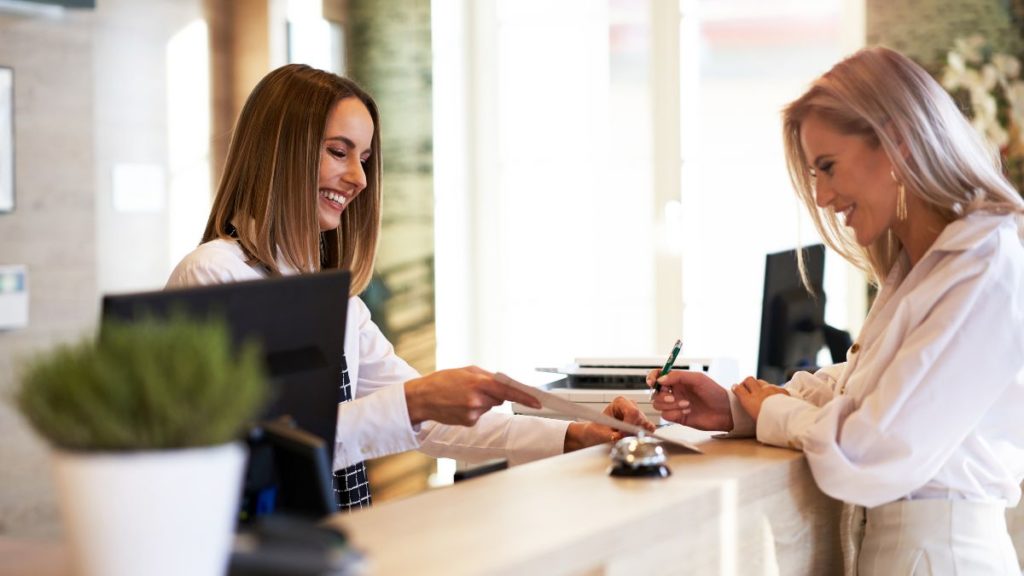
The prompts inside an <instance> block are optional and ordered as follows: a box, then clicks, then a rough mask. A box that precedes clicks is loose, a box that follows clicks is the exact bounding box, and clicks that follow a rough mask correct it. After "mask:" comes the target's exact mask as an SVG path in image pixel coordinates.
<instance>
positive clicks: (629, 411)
mask: <svg viewBox="0 0 1024 576" xmlns="http://www.w3.org/2000/svg"><path fill="white" fill-rule="evenodd" d="M604 414H605V416H611V417H612V418H615V419H616V420H622V421H623V422H626V423H628V424H636V425H637V426H640V427H642V428H644V429H645V430H647V431H648V432H653V431H654V429H655V426H654V424H653V423H652V422H651V421H650V420H648V419H647V417H646V416H644V413H643V412H641V411H640V407H639V406H637V405H636V403H634V402H633V401H631V400H627V399H626V398H623V397H622V396H619V397H617V398H616V399H615V400H612V402H611V404H609V405H607V406H605V408H604ZM623 436H625V434H624V433H623V432H621V431H619V430H615V429H614V428H609V427H608V426H604V425H602V424H597V423H595V422H573V423H572V424H569V428H568V430H566V431H565V443H564V445H563V450H564V451H565V452H572V451H573V450H579V449H580V448H586V447H587V446H594V445H596V444H604V443H605V442H617V441H618V440H620V439H621V438H622V437H623Z"/></svg>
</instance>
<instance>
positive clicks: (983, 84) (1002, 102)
mask: <svg viewBox="0 0 1024 576" xmlns="http://www.w3.org/2000/svg"><path fill="white" fill-rule="evenodd" d="M1020 73H1021V65H1020V60H1018V59H1017V58H1016V57H1015V56H1010V55H1007V54H1001V53H998V52H993V51H992V49H991V47H990V46H989V45H988V43H987V42H986V41H985V39H984V38H983V37H981V36H971V37H968V38H960V39H957V40H956V41H955V42H954V47H953V49H952V50H950V51H949V54H948V55H947V56H946V69H945V71H944V73H943V75H942V85H943V87H945V88H946V89H947V90H949V91H951V92H956V91H959V90H964V91H966V92H967V94H968V95H969V97H970V104H971V111H972V118H971V124H973V125H974V127H975V129H977V130H978V132H980V133H981V134H982V135H984V136H985V138H986V140H988V141H989V142H990V143H991V144H992V145H993V146H994V147H995V148H997V149H998V150H999V152H1000V153H1001V154H1002V155H1003V158H1005V159H1009V158H1013V157H1015V156H1022V155H1024V81H1022V80H1021V78H1020Z"/></svg>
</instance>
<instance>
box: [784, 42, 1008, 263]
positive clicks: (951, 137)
mask: <svg viewBox="0 0 1024 576" xmlns="http://www.w3.org/2000/svg"><path fill="white" fill-rule="evenodd" d="M810 114H816V115H818V117H819V118H821V119H823V120H824V121H825V122H827V123H828V124H830V125H831V126H832V127H833V128H835V129H836V130H838V131H839V132H841V133H843V134H847V135H857V136H861V137H863V138H865V139H866V140H867V142H868V143H869V145H871V146H874V147H877V146H879V145H880V146H882V147H883V148H884V149H885V152H886V154H887V155H888V156H889V158H890V160H891V161H892V163H893V170H894V173H895V176H896V178H897V179H898V180H899V181H900V182H903V183H904V184H905V185H906V193H907V194H908V195H909V194H913V195H915V196H917V197H918V198H920V199H921V200H923V201H924V202H925V203H926V204H928V205H929V206H930V207H931V208H932V209H934V210H935V211H936V212H937V213H938V214H939V215H940V216H942V217H943V218H944V219H945V220H946V221H947V222H952V221H953V220H956V219H958V218H961V217H963V216H965V215H967V214H970V213H972V212H977V211H986V212H995V213H1003V214H1011V213H1012V214H1017V215H1018V220H1017V225H1018V230H1019V231H1021V230H1022V227H1021V219H1020V215H1021V214H1024V201H1022V200H1021V197H1020V195H1019V194H1018V193H1017V191H1016V190H1015V189H1014V188H1013V186H1011V185H1010V183H1009V182H1008V181H1007V180H1006V178H1005V177H1004V176H1003V174H1002V171H1001V167H1000V160H999V157H998V155H997V154H995V153H994V152H992V151H990V150H989V148H988V147H987V146H986V145H985V143H984V141H983V140H982V139H981V137H980V136H979V135H978V134H977V132H976V131H975V130H974V129H973V128H972V127H971V125H970V124H969V123H968V122H967V119H966V118H965V117H964V115H963V114H961V112H960V110H959V109H958V108H957V106H956V103H955V102H954V101H953V99H952V97H951V96H950V95H949V94H947V93H946V91H945V90H943V89H942V87H941V86H939V84H938V82H936V81H935V80H934V79H933V78H932V77H931V76H930V75H929V74H928V73H927V72H925V70H924V69H922V68H921V67H920V66H918V65H917V64H915V63H914V62H913V61H912V60H910V59H909V58H907V57H906V56H903V55H902V54H900V53H898V52H895V51H893V50H890V49H888V48H883V47H870V48H864V49H862V50H860V51H858V52H857V53H855V54H853V55H852V56H850V57H848V58H846V59H845V60H843V61H841V62H839V63H838V64H836V65H835V66H834V67H832V69H831V70H829V71H828V72H826V73H825V74H824V75H823V76H821V77H820V78H818V79H817V80H815V81H814V82H813V83H812V84H811V87H810V89H808V90H807V92H805V93H804V94H803V96H800V97H799V98H797V99H796V100H794V101H793V102H792V103H790V104H789V105H788V106H786V107H785V109H784V110H783V114H782V116H783V138H784V145H785V152H786V163H787V165H788V168H789V176H790V179H791V180H792V182H793V186H794V188H795V189H796V192H797V195H798V196H799V198H800V199H801V200H802V201H803V203H804V204H805V205H806V206H807V209H808V210H809V211H810V214H811V217H812V219H813V220H814V224H815V226H816V227H817V229H818V232H819V233H820V234H821V237H822V238H823V239H824V240H825V242H826V243H827V244H828V245H829V246H830V247H831V248H833V249H834V250H835V251H836V252H838V253H839V254H840V255H842V256H843V257H844V258H845V259H846V260H848V261H849V262H851V263H852V264H853V265H855V266H857V267H858V268H861V269H862V270H864V271H865V272H866V273H867V274H868V275H869V276H870V277H871V279H872V280H873V281H874V282H876V283H878V282H880V281H881V280H882V279H884V278H885V276H886V274H888V272H889V270H890V268H891V267H892V265H893V264H894V263H895V262H896V259H897V258H898V256H899V253H900V250H901V249H902V244H901V243H900V241H899V239H898V238H896V236H895V234H893V233H892V231H891V230H890V231H889V233H888V234H883V235H882V236H881V237H880V238H879V239H878V240H876V241H875V242H874V243H872V244H871V245H869V246H867V247H862V246H859V245H858V244H857V242H856V239H855V237H854V236H853V233H852V232H851V231H850V230H849V229H847V228H846V227H844V226H843V225H842V223H841V222H840V221H839V219H838V217H837V215H836V213H835V212H834V211H833V210H831V209H821V208H819V207H818V206H817V205H816V204H815V201H814V194H815V191H814V182H813V179H812V177H811V175H810V172H809V170H808V159H807V157H806V154H805V152H804V150H803V147H802V146H801V143H800V127H801V124H802V123H803V121H804V120H805V119H806V118H807V117H808V116H809V115H810Z"/></svg>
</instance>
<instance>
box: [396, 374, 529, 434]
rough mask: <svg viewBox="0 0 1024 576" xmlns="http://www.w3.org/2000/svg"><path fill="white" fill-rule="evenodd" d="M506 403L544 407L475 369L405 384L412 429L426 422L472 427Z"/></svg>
mask: <svg viewBox="0 0 1024 576" xmlns="http://www.w3.org/2000/svg"><path fill="white" fill-rule="evenodd" d="M506 400H510V401H512V402H519V403H520V404H525V405H527V406H529V407H531V408H536V409H540V407H541V406H540V402H538V401H537V399H536V398H534V397H533V396H530V395H529V394H527V393H525V392H522V391H519V390H516V389H515V388H512V387H510V386H506V385H504V384H502V383H501V382H498V381H497V380H495V379H494V374H491V373H490V372H488V371H486V370H483V369H481V368H477V367H476V366H469V367H466V368H454V369H451V370H439V371H437V372H434V373H432V374H427V375H426V376H422V377H420V378H414V379H412V380H409V381H408V382H406V383H405V404H406V406H407V408H408V410H409V422H410V423H412V425H413V426H415V425H417V424H419V423H420V422H423V421H424V420H434V421H435V422H440V423H442V424H456V425H460V426H472V425H474V424H476V421H477V420H479V419H480V416H483V415H484V413H485V412H487V411H488V410H490V409H491V408H493V407H494V406H498V405H499V404H501V403H502V402H504V401H506Z"/></svg>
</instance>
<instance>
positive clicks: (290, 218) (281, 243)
mask: <svg viewBox="0 0 1024 576" xmlns="http://www.w3.org/2000/svg"><path fill="white" fill-rule="evenodd" d="M345 98H358V99H359V100H360V101H361V102H362V103H363V104H364V105H365V106H366V109H367V110H368V111H369V112H370V118H371V119H372V120H373V142H372V144H371V150H370V158H369V161H368V162H367V164H366V168H365V170H366V188H365V189H364V190H363V191H362V192H361V193H360V194H359V195H358V196H357V197H356V198H355V200H353V201H352V203H351V204H350V205H349V206H348V207H347V208H346V209H345V211H344V212H342V218H341V226H340V227H339V228H338V229H335V230H329V231H327V232H320V228H319V224H318V219H317V201H318V198H317V189H318V180H319V170H320V151H321V148H322V146H323V140H324V131H325V130H326V124H327V117H328V115H329V114H330V112H331V110H332V109H333V108H334V105H335V104H337V103H338V102H339V101H341V100H343V99H345ZM380 148H381V146H380V114H379V113H378V111H377V105H376V103H374V101H373V98H371V97H370V95H369V94H367V93H366V92H365V91H364V90H363V89H362V88H360V87H359V86H358V85H357V84H356V83H355V82H353V81H351V80H349V79H347V78H342V77H340V76H337V75H334V74H331V73H329V72H324V71H322V70H317V69H315V68H311V67H309V66H305V65H302V64H289V65H287V66H282V67H280V68H278V69H276V70H274V71H272V72H270V73H269V74H267V75H266V76H265V77H264V78H263V79H262V80H261V81H260V82H259V84H257V85H256V87H255V88H253V90H252V93H251V94H249V98H248V99H247V100H246V101H245V106H244V107H243V108H242V112H241V114H239V116H238V121H237V122H236V124H235V131H234V134H233V135H232V137H231V145H230V147H229V148H228V156H227V161H226V162H225V165H224V174H223V176H222V177H221V180H220V185H219V186H218V188H217V197H216V198H215V199H214V202H213V209H212V210H211V212H210V218H209V220H208V221H207V224H206V231H205V232H204V233H203V240H202V241H203V242H209V241H210V240H214V239H217V238H228V237H230V236H232V235H231V234H230V233H229V230H232V229H233V230H234V231H235V234H234V237H237V239H238V242H239V245H240V246H241V247H242V249H243V250H244V251H245V253H246V255H247V256H248V258H249V263H250V264H251V265H256V264H259V265H262V266H263V267H264V268H265V269H266V270H267V271H268V272H269V273H270V274H271V275H274V276H276V275H279V274H280V273H281V272H280V270H279V269H278V266H277V258H276V256H277V252H278V250H280V255H281V257H282V258H283V259H284V260H285V262H287V263H288V264H289V265H290V266H292V267H293V268H295V269H296V270H300V271H305V272H311V271H316V270H321V269H326V268H345V269H349V270H351V271H352V288H351V293H352V294H358V293H360V292H362V291H363V289H365V288H366V285H367V284H369V282H370V276H371V275H372V274H373V262H374V258H375V256H376V252H377V237H378V235H379V233H380V217H381V168H382V161H381V150H380ZM232 225H233V226H232Z"/></svg>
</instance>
